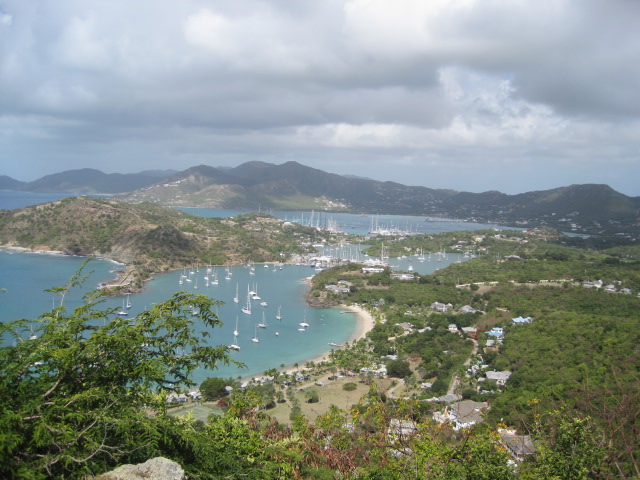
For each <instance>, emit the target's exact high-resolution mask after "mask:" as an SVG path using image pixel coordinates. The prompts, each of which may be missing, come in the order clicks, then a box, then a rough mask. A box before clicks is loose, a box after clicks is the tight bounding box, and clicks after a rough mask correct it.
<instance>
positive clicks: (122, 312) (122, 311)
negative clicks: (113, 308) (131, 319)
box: [118, 300, 129, 317]
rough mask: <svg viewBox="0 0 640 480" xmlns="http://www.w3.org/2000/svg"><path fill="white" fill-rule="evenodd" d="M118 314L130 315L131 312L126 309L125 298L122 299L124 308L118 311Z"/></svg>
mask: <svg viewBox="0 0 640 480" xmlns="http://www.w3.org/2000/svg"><path fill="white" fill-rule="evenodd" d="M118 315H121V316H123V317H124V316H125V315H129V312H127V311H126V310H125V305H124V300H122V309H121V310H120V311H119V312H118Z"/></svg>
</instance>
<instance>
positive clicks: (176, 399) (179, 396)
mask: <svg viewBox="0 0 640 480" xmlns="http://www.w3.org/2000/svg"><path fill="white" fill-rule="evenodd" d="M186 401H187V396H186V395H185V394H184V393H175V392H171V393H170V394H169V395H167V403H185V402H186Z"/></svg>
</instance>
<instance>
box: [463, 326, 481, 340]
mask: <svg viewBox="0 0 640 480" xmlns="http://www.w3.org/2000/svg"><path fill="white" fill-rule="evenodd" d="M462 332H463V333H464V334H465V335H466V336H468V337H474V338H475V337H476V336H477V335H478V329H477V328H476V327H462Z"/></svg>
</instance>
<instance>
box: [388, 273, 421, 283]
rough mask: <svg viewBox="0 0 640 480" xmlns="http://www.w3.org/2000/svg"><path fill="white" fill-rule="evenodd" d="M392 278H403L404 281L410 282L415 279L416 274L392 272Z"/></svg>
mask: <svg viewBox="0 0 640 480" xmlns="http://www.w3.org/2000/svg"><path fill="white" fill-rule="evenodd" d="M391 278H395V279H396V280H401V281H404V282H409V281H411V280H415V278H416V277H415V275H413V274H412V273H392V274H391Z"/></svg>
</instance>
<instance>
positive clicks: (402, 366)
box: [387, 360, 413, 378]
mask: <svg viewBox="0 0 640 480" xmlns="http://www.w3.org/2000/svg"><path fill="white" fill-rule="evenodd" d="M387 375H389V376H390V377H396V378H407V377H410V376H411V375H413V372H412V371H411V367H410V366H409V362H407V361H406V360H391V361H390V362H388V363H387Z"/></svg>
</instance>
